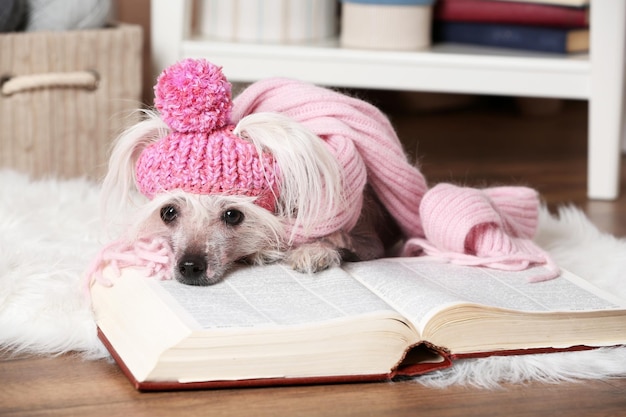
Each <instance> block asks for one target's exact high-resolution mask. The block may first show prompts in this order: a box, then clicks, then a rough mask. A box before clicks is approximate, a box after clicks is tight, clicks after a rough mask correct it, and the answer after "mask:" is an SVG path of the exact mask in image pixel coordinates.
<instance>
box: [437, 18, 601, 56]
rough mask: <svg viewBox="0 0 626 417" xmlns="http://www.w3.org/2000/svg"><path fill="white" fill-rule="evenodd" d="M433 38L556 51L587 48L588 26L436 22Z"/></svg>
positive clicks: (438, 40) (439, 40)
mask: <svg viewBox="0 0 626 417" xmlns="http://www.w3.org/2000/svg"><path fill="white" fill-rule="evenodd" d="M434 39H435V41H437V42H450V43H462V44H471V45H479V46H488V47H496V48H512V49H518V50H527V51H535V52H547V53H558V54H569V53H583V52H588V51H589V29H569V28H547V27H539V26H523V25H501V24H492V23H468V22H443V21H436V22H435V25H434Z"/></svg>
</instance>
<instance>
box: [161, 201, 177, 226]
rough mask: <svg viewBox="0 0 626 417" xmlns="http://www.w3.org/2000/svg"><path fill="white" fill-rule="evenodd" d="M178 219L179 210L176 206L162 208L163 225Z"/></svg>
mask: <svg viewBox="0 0 626 417" xmlns="http://www.w3.org/2000/svg"><path fill="white" fill-rule="evenodd" d="M177 217H178V209H177V208H176V207H175V206H170V205H167V206H163V207H162V208H161V220H163V223H165V224H169V223H171V222H173V221H174V220H176V218H177Z"/></svg>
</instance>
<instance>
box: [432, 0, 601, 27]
mask: <svg viewBox="0 0 626 417" xmlns="http://www.w3.org/2000/svg"><path fill="white" fill-rule="evenodd" d="M434 18H435V20H442V21H446V22H475V23H497V24H504V25H506V24H511V25H528V26H546V27H560V28H586V27H589V7H563V6H555V5H551V4H541V3H526V2H507V1H493V0H438V1H437V2H436V3H435V9H434Z"/></svg>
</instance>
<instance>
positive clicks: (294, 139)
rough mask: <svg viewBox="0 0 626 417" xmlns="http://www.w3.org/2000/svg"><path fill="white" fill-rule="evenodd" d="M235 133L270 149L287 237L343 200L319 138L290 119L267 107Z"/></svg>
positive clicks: (337, 174) (333, 164)
mask: <svg viewBox="0 0 626 417" xmlns="http://www.w3.org/2000/svg"><path fill="white" fill-rule="evenodd" d="M234 133H235V134H236V135H237V136H239V137H241V138H242V139H245V140H248V141H250V142H251V143H253V144H254V145H255V146H256V148H257V151H258V152H259V154H260V153H261V152H267V153H270V154H272V155H273V157H274V160H275V162H276V165H277V166H278V171H279V172H278V178H279V187H278V192H279V195H278V196H277V202H278V204H277V210H278V213H277V215H279V216H283V217H285V218H286V219H288V222H289V223H290V225H291V226H292V239H293V238H294V237H295V234H296V233H299V234H310V233H311V231H312V229H313V228H315V227H316V225H317V224H318V223H319V222H320V219H324V218H325V217H329V216H333V215H334V213H336V212H337V210H341V209H342V207H344V205H345V198H344V195H343V169H342V168H341V166H340V165H339V163H338V162H337V160H336V159H335V157H334V156H333V154H332V153H331V152H330V151H329V149H328V147H327V146H326V145H325V144H324V142H323V140H322V139H321V138H320V137H318V136H317V135H315V134H314V133H312V132H311V131H310V130H308V129H307V128H306V127H304V126H303V125H302V124H300V123H298V122H296V121H295V120H293V119H291V118H289V117H287V116H285V115H282V114H279V113H270V112H259V113H253V114H250V115H248V116H246V117H244V118H243V119H241V120H240V121H239V123H237V126H236V127H235V130H234Z"/></svg>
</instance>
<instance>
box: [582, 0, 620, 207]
mask: <svg viewBox="0 0 626 417" xmlns="http://www.w3.org/2000/svg"><path fill="white" fill-rule="evenodd" d="M625 27H626V2H624V0H601V1H596V2H594V3H593V6H592V7H591V22H590V28H591V50H590V60H591V77H590V79H591V81H590V83H591V85H590V89H591V94H590V98H589V131H588V152H589V156H588V167H587V169H588V171H587V193H588V196H589V198H592V199H606V200H612V199H615V198H617V197H618V195H619V183H620V157H621V155H620V152H621V144H620V142H621V139H622V137H623V133H624V117H623V109H624V66H625V61H624V57H625V54H624V46H625V43H626V30H625Z"/></svg>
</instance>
